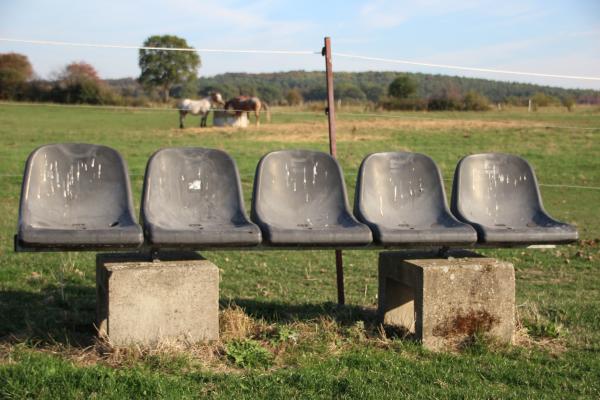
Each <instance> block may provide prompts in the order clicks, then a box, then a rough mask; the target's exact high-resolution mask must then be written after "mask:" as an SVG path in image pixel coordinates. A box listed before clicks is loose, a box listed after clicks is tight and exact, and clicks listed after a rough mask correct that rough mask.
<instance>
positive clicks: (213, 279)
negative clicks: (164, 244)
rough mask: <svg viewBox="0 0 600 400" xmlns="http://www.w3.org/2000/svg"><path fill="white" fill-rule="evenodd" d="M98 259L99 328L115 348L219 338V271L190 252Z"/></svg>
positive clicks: (113, 256) (124, 255)
mask: <svg viewBox="0 0 600 400" xmlns="http://www.w3.org/2000/svg"><path fill="white" fill-rule="evenodd" d="M159 259H160V261H155V262H153V261H151V260H149V259H148V257H144V256H141V255H140V254H98V256H97V257H96V295H97V306H96V315H97V324H98V325H97V326H98V330H99V334H100V335H106V336H107V337H108V339H109V340H110V342H111V343H112V344H113V345H116V346H125V345H131V344H140V345H152V344H156V343H159V342H168V341H177V340H185V341H188V342H198V341H210V340H217V339H218V338H219V270H218V268H217V267H216V266H215V265H214V264H212V263H211V262H210V261H207V260H205V259H203V258H202V257H201V256H199V255H198V254H197V253H194V252H185V253H184V252H179V253H166V254H161V255H159Z"/></svg>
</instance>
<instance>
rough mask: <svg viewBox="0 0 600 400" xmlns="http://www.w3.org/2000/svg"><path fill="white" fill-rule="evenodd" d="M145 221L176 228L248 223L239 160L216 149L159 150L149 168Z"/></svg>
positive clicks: (143, 208)
mask: <svg viewBox="0 0 600 400" xmlns="http://www.w3.org/2000/svg"><path fill="white" fill-rule="evenodd" d="M141 219H142V220H143V221H144V223H145V222H151V223H155V224H157V225H160V226H162V227H165V228H175V229H177V228H182V227H186V228H187V227H189V226H192V225H194V224H199V223H202V224H203V225H210V224H224V223H232V222H234V223H236V222H242V221H241V220H244V221H245V220H246V217H245V213H244V204H243V199H242V189H241V184H240V178H239V173H238V170H237V167H236V165H235V161H234V160H233V159H232V158H231V157H230V156H229V155H228V154H227V153H225V152H224V151H221V150H215V149H205V148H192V147H189V148H167V149H161V150H158V151H157V152H156V153H154V154H153V155H152V157H150V159H149V160H148V165H147V167H146V175H145V179H144V194H143V197H142V214H141Z"/></svg>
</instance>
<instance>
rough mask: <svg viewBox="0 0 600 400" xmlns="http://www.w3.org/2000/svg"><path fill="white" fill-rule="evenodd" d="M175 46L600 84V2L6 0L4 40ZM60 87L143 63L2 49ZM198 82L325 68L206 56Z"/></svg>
mask: <svg viewBox="0 0 600 400" xmlns="http://www.w3.org/2000/svg"><path fill="white" fill-rule="evenodd" d="M154 34H174V35H178V36H181V37H183V38H185V39H186V40H187V41H188V43H189V44H190V45H192V46H194V47H196V48H224V49H268V50H315V51H319V50H320V48H321V47H322V44H323V37H324V36H331V38H332V44H333V50H334V51H337V52H341V53H353V54H360V55H365V56H373V57H381V58H392V59H404V60H413V61H422V62H432V63H443V64H455V65H464V66H474V67H484V68H496V69H510V70H520V71H532V72H545V73H552V74H567V75H587V76H596V77H598V76H600V0H571V1H552V0H546V1H534V0H521V1H514V0H493V1H492V0H482V1H474V0H455V1H441V0H414V1H402V0H397V1H388V0H363V1H328V2H325V1H320V2H317V1H298V0H293V1H291V0H285V1H275V0H263V1H238V0H206V1H199V0H169V1H166V0H145V1H139V0H135V1H125V0H120V1H116V0H103V1H94V2H92V1H87V2H86V1H64V0H49V1H40V0H38V1H35V0H0V38H18V39H38V40H56V41H70V42H86V43H108V44H125V45H141V44H142V42H143V41H144V39H145V38H147V37H148V36H150V35H154ZM9 51H15V52H19V53H23V54H26V55H27V56H28V57H29V59H30V60H31V62H32V64H33V66H34V69H35V71H36V73H37V74H38V75H39V76H41V77H51V76H52V74H53V73H56V72H57V71H58V70H60V69H61V68H62V67H63V66H64V65H66V64H67V63H69V62H71V61H86V62H89V63H91V64H92V65H94V66H95V67H96V69H97V70H98V71H99V73H100V75H101V76H102V77H103V78H118V77H127V76H132V77H136V76H138V75H139V67H138V65H137V51H136V50H127V49H98V48H80V47H65V48H63V47H48V46H40V45H30V44H16V43H6V42H0V52H9ZM201 57H202V68H201V69H200V75H203V76H209V75H214V74H218V73H222V72H272V71H287V70H299V69H305V70H320V69H323V60H322V58H321V57H320V56H317V55H314V56H306V55H303V56H290V55H288V56H279V55H278V56H273V55H231V54H212V53H211V54H209V53H205V54H202V53H201ZM334 70H337V71H364V70H396V71H413V72H430V73H443V74H450V75H462V76H476V77H483V78H490V79H502V80H518V81H527V82H534V83H542V84H551V85H557V86H564V87H586V88H595V89H600V82H599V81H595V82H594V81H587V82H586V81H574V80H564V79H556V78H529V77H515V76H505V75H498V74H494V73H471V72H469V73H467V72H461V73H458V72H453V71H449V70H444V69H439V68H425V67H412V66H402V65H394V64H386V63H381V62H370V61H359V60H347V59H341V58H337V59H334Z"/></svg>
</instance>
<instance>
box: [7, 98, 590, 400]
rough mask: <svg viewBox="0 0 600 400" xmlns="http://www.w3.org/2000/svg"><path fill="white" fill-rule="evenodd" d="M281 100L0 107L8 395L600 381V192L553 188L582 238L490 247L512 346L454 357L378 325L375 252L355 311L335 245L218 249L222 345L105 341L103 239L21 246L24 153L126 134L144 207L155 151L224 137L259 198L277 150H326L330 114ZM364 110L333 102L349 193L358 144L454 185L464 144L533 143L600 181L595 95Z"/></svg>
mask: <svg viewBox="0 0 600 400" xmlns="http://www.w3.org/2000/svg"><path fill="white" fill-rule="evenodd" d="M273 111H274V113H273V122H272V123H271V124H264V123H263V124H262V125H261V127H260V128H258V129H257V128H251V129H247V130H234V129H214V128H208V129H199V128H196V127H191V128H187V129H185V130H179V129H178V128H177V125H178V124H177V115H176V113H175V112H174V111H160V110H158V111H133V110H129V111H119V110H98V109H90V108H57V107H51V106H21V105H15V104H2V105H0V213H1V214H2V219H1V224H0V398H29V397H35V398H58V397H60V398H88V397H97V398H133V397H160V398H162V397H164V398H194V397H201V396H208V397H214V398H274V397H275V398H276V397H285V398H289V397H306V398H331V397H335V398H356V397H359V398H399V397H403V398H432V397H434V398H570V397H578V398H598V397H599V396H600V354H599V353H600V344H599V343H600V317H599V315H600V295H599V292H598V288H599V287H600V270H599V268H598V267H599V265H600V243H599V242H600V241H599V239H600V216H599V214H598V212H597V207H598V205H599V204H600V190H583V189H568V188H560V187H553V186H542V195H543V198H544V203H545V206H546V208H547V210H548V211H549V212H550V214H552V215H553V216H555V217H557V218H558V219H562V220H566V221H569V222H571V223H575V224H577V226H578V228H579V231H580V235H581V237H582V239H583V240H582V241H581V242H580V243H578V244H577V245H573V246H563V247H559V248H557V249H553V250H542V251H540V250H537V251H534V250H523V249H520V250H489V251H487V253H488V254H491V255H493V256H496V257H499V258H502V259H505V260H508V261H511V262H513V263H514V265H515V268H516V273H517V304H518V307H517V312H518V317H519V321H520V325H519V331H518V334H517V340H516V344H515V345H513V346H501V345H498V344H495V343H493V342H490V341H489V340H487V339H486V338H483V337H475V338H473V341H472V343H469V344H467V345H465V346H464V347H463V348H462V349H460V350H458V351H456V352H452V353H447V354H434V353H430V352H427V351H424V350H422V349H421V348H420V346H418V345H416V344H414V343H413V342H411V341H410V340H407V339H406V338H403V336H402V334H401V332H395V331H393V330H390V329H383V328H382V327H380V326H379V325H378V324H377V321H376V320H375V317H374V315H373V310H374V306H375V304H376V293H377V253H376V252H373V251H347V252H345V253H344V254H345V265H346V291H347V302H348V304H349V305H348V306H347V307H345V308H343V309H337V308H336V307H335V304H334V301H335V298H336V297H335V271H334V255H333V252H331V251H307V252H289V251H269V252H244V253H240V252H211V253H206V254H204V256H205V257H207V258H208V259H210V260H212V261H213V262H214V263H216V264H217V265H218V266H219V268H220V269H221V275H222V282H221V303H222V314H221V325H222V326H221V334H222V340H221V342H219V343H216V344H212V345H193V344H188V345H185V344H164V345H163V346H159V347H158V348H153V349H140V348H128V349H115V348H110V347H109V346H107V345H106V344H104V343H102V342H100V341H98V340H96V339H95V336H94V328H93V321H94V316H95V308H94V307H95V286H94V285H95V281H94V254H88V253H71V254H66V253H55V254H53V253H48V254H15V253H13V251H12V236H13V234H14V232H15V227H16V221H17V208H18V201H19V189H20V182H21V179H22V177H21V175H22V172H23V165H24V161H25V159H26V157H27V155H28V154H29V153H30V152H31V151H32V150H33V149H34V148H35V147H37V146H39V145H42V144H46V143H52V142H87V143H98V144H105V145H108V146H111V147H114V148H116V149H117V150H118V151H119V152H121V153H122V154H123V156H124V157H125V159H126V160H127V162H128V163H129V169H130V172H131V179H132V185H133V190H134V197H135V202H136V207H138V209H139V198H140V191H141V186H142V179H143V176H142V175H143V172H144V168H145V163H146V161H147V159H148V157H149V156H150V155H151V154H152V153H153V152H154V151H155V150H157V149H158V148H161V147H167V146H202V147H214V148H220V149H224V150H226V151H227V152H229V153H230V154H231V155H232V156H233V157H234V158H235V159H236V161H237V163H238V167H239V169H240V173H241V176H242V181H243V188H244V192H245V193H244V194H245V197H246V201H247V202H249V196H250V194H251V188H252V178H253V173H254V169H255V166H256V163H257V161H258V159H259V158H260V157H261V156H262V155H263V154H264V153H266V152H268V151H271V150H277V149H282V148H306V149H316V150H323V151H326V150H327V139H326V138H327V125H326V123H325V118H324V116H323V115H322V114H320V113H317V112H306V110H304V111H305V112H304V113H298V112H296V111H300V110H287V109H275V110H273ZM278 111H279V112H278ZM289 111H294V112H293V113H288V112H289ZM357 111H360V110H342V112H341V113H340V114H339V115H338V140H339V143H338V152H339V156H340V157H339V158H340V162H341V164H342V167H343V169H344V172H345V174H346V181H347V186H348V191H349V196H350V198H352V194H353V191H354V186H355V182H354V180H355V176H356V172H357V169H358V166H359V164H360V161H361V160H362V158H363V157H364V156H365V155H366V154H368V153H371V152H376V151H388V150H394V149H398V150H400V149H406V150H411V151H417V152H423V153H426V154H428V155H430V156H431V157H433V158H434V159H435V160H436V161H437V162H438V164H439V165H440V167H441V169H442V172H443V175H444V177H445V178H446V179H447V181H446V183H447V184H448V187H449V185H450V183H451V182H450V181H449V180H448V178H451V176H452V172H453V169H454V166H455V165H456V162H457V161H458V160H459V159H460V158H461V157H462V156H464V155H466V154H469V153H476V152H487V151H499V152H510V153H516V154H520V155H522V156H524V157H525V158H527V159H528V160H529V161H530V162H531V163H532V164H533V166H534V167H535V168H536V172H537V175H538V179H539V181H540V182H541V183H544V184H568V185H582V186H595V187H598V186H600V140H599V139H600V130H590V129H587V130H586V129H575V128H574V127H583V128H600V112H599V111H598V110H597V109H596V110H594V109H579V110H577V111H576V112H573V113H567V112H565V111H562V110H558V109H556V110H545V111H540V112H537V113H526V112H524V111H523V110H518V109H516V110H507V111H503V112H487V113H430V114H426V113H399V114H393V115H389V114H388V115H387V117H383V116H377V117H373V116H367V115H364V114H363V115H360V113H359V115H355V114H356V113H357ZM392 117H393V118H392ZM197 123H198V122H197V120H196V119H190V120H189V121H188V126H195V125H196V124H197ZM448 193H449V192H448Z"/></svg>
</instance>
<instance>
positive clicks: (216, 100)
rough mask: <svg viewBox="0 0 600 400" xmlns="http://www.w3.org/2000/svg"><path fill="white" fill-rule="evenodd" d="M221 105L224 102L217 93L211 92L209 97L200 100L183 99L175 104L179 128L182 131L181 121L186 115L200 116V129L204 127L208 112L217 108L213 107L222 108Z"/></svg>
mask: <svg viewBox="0 0 600 400" xmlns="http://www.w3.org/2000/svg"><path fill="white" fill-rule="evenodd" d="M223 104H225V102H224V101H223V98H222V97H221V93H219V92H213V93H211V94H210V96H208V97H205V98H203V99H200V100H190V99H183V100H182V101H180V102H179V103H178V104H177V108H178V109H179V127H180V128H181V129H183V120H184V119H185V116H186V115H187V113H190V114H192V115H202V118H200V127H204V126H206V120H207V119H208V113H209V112H210V110H211V109H213V108H218V107H215V105H216V106H222V105H223Z"/></svg>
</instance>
